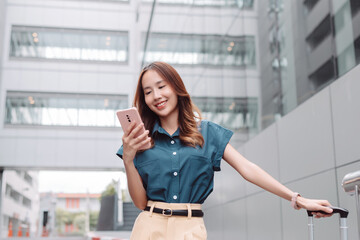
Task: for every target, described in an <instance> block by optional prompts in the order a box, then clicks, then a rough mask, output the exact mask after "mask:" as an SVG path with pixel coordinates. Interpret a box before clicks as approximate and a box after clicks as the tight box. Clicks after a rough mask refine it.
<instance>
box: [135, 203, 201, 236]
mask: <svg viewBox="0 0 360 240" xmlns="http://www.w3.org/2000/svg"><path fill="white" fill-rule="evenodd" d="M147 206H149V207H151V209H150V211H142V212H141V213H140V214H139V216H138V217H137V219H136V221H135V224H134V227H133V230H132V233H131V237H130V240H206V238H207V233H206V228H205V225H204V220H203V218H202V217H191V211H189V215H188V216H164V215H162V214H158V213H153V212H152V209H154V207H156V208H162V209H173V210H174V209H178V210H184V209H187V210H191V209H201V204H187V203H164V202H153V201H148V204H147Z"/></svg>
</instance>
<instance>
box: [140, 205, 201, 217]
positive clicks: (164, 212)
mask: <svg viewBox="0 0 360 240" xmlns="http://www.w3.org/2000/svg"><path fill="white" fill-rule="evenodd" d="M150 209H151V207H149V206H147V207H146V208H145V209H144V211H150ZM153 212H154V213H159V214H162V215H164V216H168V217H170V216H188V213H189V212H188V210H178V209H161V208H154V209H153ZM191 216H192V217H202V216H204V212H203V211H202V210H197V209H194V210H191Z"/></svg>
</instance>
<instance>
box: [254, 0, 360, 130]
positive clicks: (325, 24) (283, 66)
mask: <svg viewBox="0 0 360 240" xmlns="http://www.w3.org/2000/svg"><path fill="white" fill-rule="evenodd" d="M267 4H268V5H266V4H264V5H259V15H261V14H266V15H267V17H266V18H265V17H264V18H260V20H259V22H258V24H259V36H264V37H265V36H266V35H265V34H267V36H268V38H267V39H269V43H268V44H266V42H265V41H264V40H265V39H266V38H261V40H260V44H259V53H260V55H261V56H262V57H263V58H264V59H263V60H261V61H260V62H261V63H260V71H261V80H260V83H261V90H262V102H261V103H260V109H261V115H262V116H261V126H262V128H265V127H267V126H269V125H270V124H272V123H273V122H274V121H276V120H277V119H278V118H280V117H281V116H283V115H286V114H287V113H288V112H290V111H291V110H293V109H294V108H296V106H298V105H299V104H301V103H302V102H304V101H306V100H307V99H308V98H310V97H311V96H313V95H314V94H316V93H317V92H318V91H320V90H321V89H323V88H324V87H326V86H328V85H329V84H330V83H332V82H333V81H334V80H336V79H337V78H339V77H341V76H342V75H344V74H345V73H346V72H348V71H349V70H350V69H352V68H353V67H354V66H356V65H357V64H359V52H360V46H359V42H360V31H359V26H360V21H359V19H360V17H359V8H360V7H359V5H360V4H359V1H354V0H351V1H346V0H344V1H342V0H341V1H337V0H306V1H302V2H301V1H299V2H296V3H289V2H286V1H279V0H269V1H267ZM294 26H296V28H295V27H294ZM267 46H268V47H267ZM269 50H270V51H269ZM266 59H271V60H266Z"/></svg>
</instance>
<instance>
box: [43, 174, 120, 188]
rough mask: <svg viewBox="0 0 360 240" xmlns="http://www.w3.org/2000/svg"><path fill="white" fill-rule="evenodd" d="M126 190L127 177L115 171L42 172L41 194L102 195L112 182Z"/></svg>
mask: <svg viewBox="0 0 360 240" xmlns="http://www.w3.org/2000/svg"><path fill="white" fill-rule="evenodd" d="M113 179H114V180H116V181H118V180H120V184H121V188H122V189H126V186H127V182H126V175H125V173H124V172H115V171H40V172H39V192H54V193H60V192H63V193H86V192H89V193H101V192H102V191H104V190H105V188H106V186H107V185H108V184H109V183H111V182H112V180H113Z"/></svg>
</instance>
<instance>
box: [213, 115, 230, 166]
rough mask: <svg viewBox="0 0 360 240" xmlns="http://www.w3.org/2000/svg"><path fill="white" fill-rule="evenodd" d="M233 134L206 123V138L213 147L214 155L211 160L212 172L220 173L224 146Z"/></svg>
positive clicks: (216, 125) (214, 124) (220, 127)
mask: <svg viewBox="0 0 360 240" xmlns="http://www.w3.org/2000/svg"><path fill="white" fill-rule="evenodd" d="M232 135H233V132H232V131H231V130H229V129H227V128H224V127H222V126H220V125H218V124H216V123H213V122H208V138H210V139H211V140H210V142H212V144H214V146H215V153H214V155H213V156H214V157H213V159H212V161H213V169H214V171H220V170H221V168H220V163H221V159H222V157H223V155H224V151H225V148H226V145H227V144H228V143H229V141H230V139H231V137H232Z"/></svg>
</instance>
